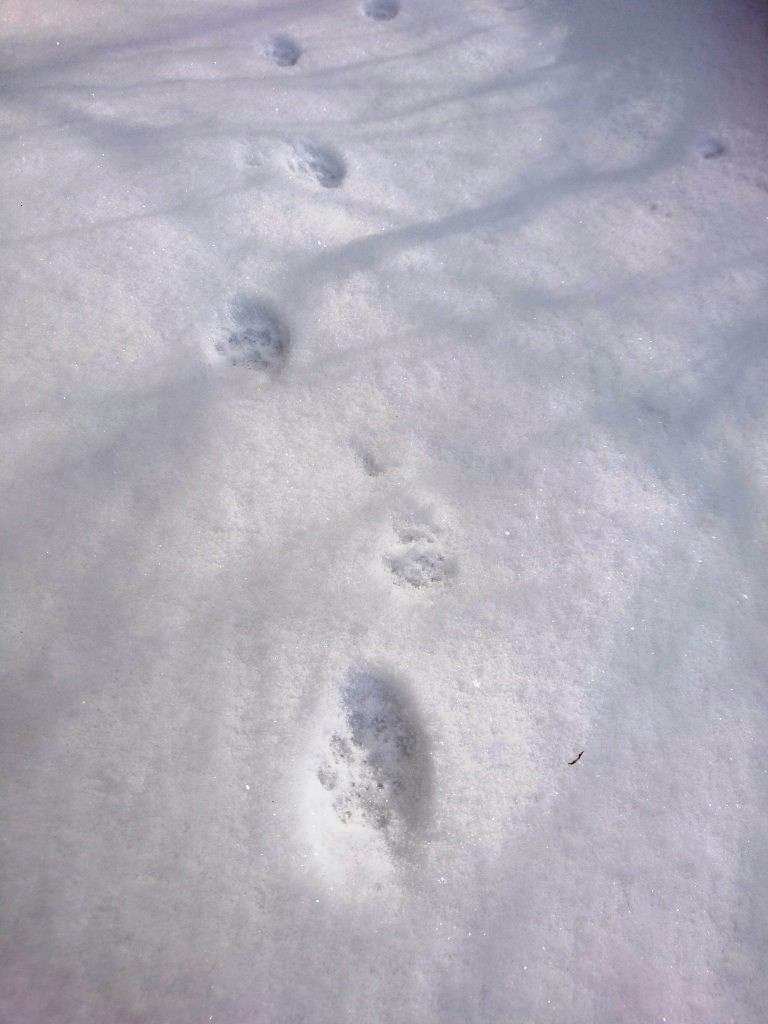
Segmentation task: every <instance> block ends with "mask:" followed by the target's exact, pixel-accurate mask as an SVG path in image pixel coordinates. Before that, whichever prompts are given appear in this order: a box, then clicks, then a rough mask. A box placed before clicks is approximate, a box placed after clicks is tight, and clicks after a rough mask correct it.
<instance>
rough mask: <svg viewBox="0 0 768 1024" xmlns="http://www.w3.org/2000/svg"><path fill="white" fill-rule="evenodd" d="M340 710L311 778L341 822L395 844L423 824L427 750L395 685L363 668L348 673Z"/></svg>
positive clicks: (412, 713)
mask: <svg viewBox="0 0 768 1024" xmlns="http://www.w3.org/2000/svg"><path fill="white" fill-rule="evenodd" d="M340 710H341V720H340V723H339V727H338V729H337V730H336V732H335V733H334V734H333V736H332V738H331V740H330V744H329V750H328V757H327V760H326V762H325V763H324V764H323V765H322V766H321V767H320V769H319V770H318V772H317V778H318V780H319V782H320V784H321V785H322V787H323V788H324V789H325V790H327V791H328V793H329V794H330V796H331V798H332V806H333V809H334V811H335V813H336V814H337V816H338V818H339V820H340V821H342V822H343V823H344V824H357V825H362V826H365V827H367V828H371V829H375V830H376V831H379V832H382V833H384V836H385V838H386V839H387V840H388V841H389V842H391V843H394V844H396V845H397V844H400V843H402V842H403V841H404V840H405V838H406V837H407V834H408V833H409V832H410V831H412V829H413V828H415V827H416V826H417V825H418V824H419V823H420V822H421V821H422V820H423V818H424V814H425V811H426V804H427V801H428V796H429V789H430V786H429V778H430V770H429V769H430V762H429V752H428V745H427V742H426V737H425V736H424V734H423V730H422V729H421V727H420V725H419V724H418V721H417V715H416V712H415V709H413V708H412V707H411V702H410V700H409V699H408V696H407V694H406V692H405V690H404V688H403V687H402V685H401V684H400V683H398V682H397V681H396V680H395V679H393V678H391V677H388V676H387V675H386V674H383V673H378V672H373V671H370V670H363V671H359V672H354V673H352V674H351V675H350V677H349V681H348V683H347V685H346V686H345V687H344V690H343V691H342V694H341V708H340Z"/></svg>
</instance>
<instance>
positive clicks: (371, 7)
mask: <svg viewBox="0 0 768 1024" xmlns="http://www.w3.org/2000/svg"><path fill="white" fill-rule="evenodd" d="M361 10H362V12H363V14H364V15H365V16H366V18H372V19H373V20H374V21H391V20H392V18H396V17H397V15H398V14H399V13H400V4H399V3H398V0H364V3H363V5H362V8H361Z"/></svg>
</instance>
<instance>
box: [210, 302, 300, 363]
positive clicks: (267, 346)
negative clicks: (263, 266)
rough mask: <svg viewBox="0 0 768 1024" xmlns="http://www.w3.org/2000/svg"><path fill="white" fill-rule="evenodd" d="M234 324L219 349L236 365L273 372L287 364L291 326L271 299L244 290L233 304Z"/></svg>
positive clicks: (231, 309)
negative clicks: (286, 323) (269, 300)
mask: <svg viewBox="0 0 768 1024" xmlns="http://www.w3.org/2000/svg"><path fill="white" fill-rule="evenodd" d="M229 320H230V327H229V329H228V330H227V332H226V338H224V339H222V340H221V341H220V342H218V344H217V345H216V350H217V352H218V353H219V354H220V355H221V356H223V357H224V358H225V359H226V360H227V361H228V362H229V363H230V365H232V366H241V367H248V368H250V369H254V370H258V371H260V372H261V373H262V374H267V375H270V376H273V375H274V374H276V373H278V372H279V371H280V370H281V369H282V367H283V366H284V364H285V361H286V358H287V355H288V347H289V341H290V339H289V334H288V329H287V327H286V326H285V324H284V323H283V322H282V320H281V319H280V317H279V316H278V315H277V313H276V312H275V311H274V310H273V309H272V307H271V306H270V304H269V303H267V302H265V301H264V300H262V299H260V298H259V297H258V296H256V295H252V294H250V293H247V292H241V293H240V294H238V295H235V296H234V298H233V299H232V300H231V301H230V304H229Z"/></svg>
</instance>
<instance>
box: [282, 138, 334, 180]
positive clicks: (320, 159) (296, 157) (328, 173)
mask: <svg viewBox="0 0 768 1024" xmlns="http://www.w3.org/2000/svg"><path fill="white" fill-rule="evenodd" d="M291 165H292V167H293V169H294V170H295V171H297V172H298V173H299V174H302V175H304V176H305V177H307V178H312V179H314V181H316V182H317V184H318V185H321V186H322V187H323V188H338V187H339V185H341V183H342V182H343V181H344V179H345V178H346V176H347V165H346V163H345V162H344V158H343V157H342V156H341V154H340V153H338V152H337V151H336V150H335V149H333V148H332V147H331V146H322V145H320V144H319V143H317V142H306V141H305V142H297V143H295V144H294V146H293V153H292V156H291Z"/></svg>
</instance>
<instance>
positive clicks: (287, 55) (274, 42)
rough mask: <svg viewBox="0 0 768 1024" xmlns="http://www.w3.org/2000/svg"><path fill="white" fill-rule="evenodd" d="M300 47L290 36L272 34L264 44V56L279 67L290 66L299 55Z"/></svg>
mask: <svg viewBox="0 0 768 1024" xmlns="http://www.w3.org/2000/svg"><path fill="white" fill-rule="evenodd" d="M301 52H302V51H301V47H300V46H299V44H298V43H297V42H296V40H295V39H293V38H292V37H291V36H286V35H276V36H272V38H271V39H270V40H268V42H267V43H266V44H265V46H264V49H263V53H264V56H265V57H266V58H267V59H268V60H271V61H272V63H273V64H277V66H278V67H280V68H292V67H293V66H294V65H295V64H297V63H298V61H299V57H301Z"/></svg>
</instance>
